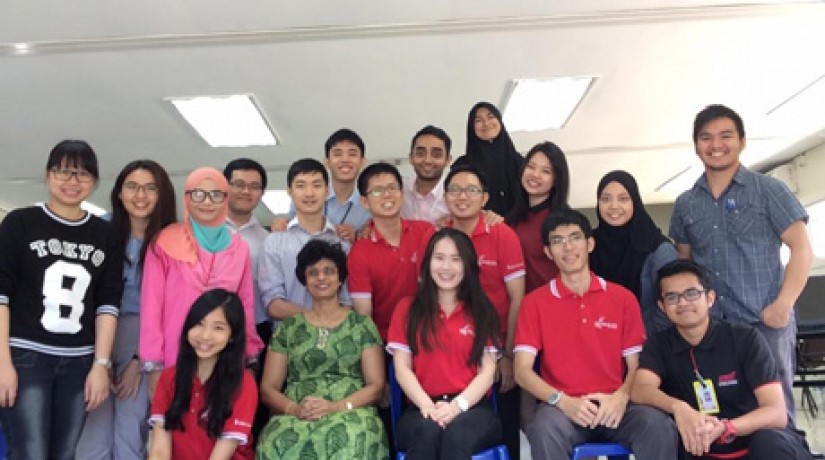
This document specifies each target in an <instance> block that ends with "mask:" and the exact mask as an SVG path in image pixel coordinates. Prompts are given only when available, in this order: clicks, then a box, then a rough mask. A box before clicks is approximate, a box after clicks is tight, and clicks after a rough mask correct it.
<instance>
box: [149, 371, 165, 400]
mask: <svg viewBox="0 0 825 460" xmlns="http://www.w3.org/2000/svg"><path fill="white" fill-rule="evenodd" d="M162 372H163V371H152V372H150V373H149V375H147V376H146V378H147V379H148V380H147V381H146V392H147V393H149V401H151V400H152V399H154V397H155V389H156V388H157V387H158V380H160V374H161V373H162Z"/></svg>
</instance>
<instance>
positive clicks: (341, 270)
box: [295, 238, 347, 286]
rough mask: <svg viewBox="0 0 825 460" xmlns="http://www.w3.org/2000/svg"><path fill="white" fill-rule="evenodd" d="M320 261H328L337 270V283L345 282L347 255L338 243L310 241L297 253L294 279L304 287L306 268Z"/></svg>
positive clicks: (318, 240) (319, 240) (305, 283)
mask: <svg viewBox="0 0 825 460" xmlns="http://www.w3.org/2000/svg"><path fill="white" fill-rule="evenodd" d="M322 259H329V260H331V261H332V263H334V264H335V267H336V268H337V269H338V281H340V282H341V284H342V285H343V284H344V281H346V280H347V253H346V252H344V249H343V248H342V247H341V245H340V244H338V243H330V242H329V241H326V240H321V239H317V238H315V239H311V240H309V241H308V242H307V244H305V245H304V247H303V248H301V250H300V251H299V252H298V255H297V256H296V258H295V277H297V278H298V281H300V282H301V284H303V285H304V286H306V285H307V267H309V266H310V265H315V264H317V263H318V262H319V261H321V260H322Z"/></svg>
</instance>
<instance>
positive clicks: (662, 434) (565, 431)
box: [514, 210, 678, 460]
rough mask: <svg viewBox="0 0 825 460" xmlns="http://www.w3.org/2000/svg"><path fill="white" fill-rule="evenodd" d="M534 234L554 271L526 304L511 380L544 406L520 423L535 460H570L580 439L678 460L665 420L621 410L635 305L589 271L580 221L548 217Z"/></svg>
mask: <svg viewBox="0 0 825 460" xmlns="http://www.w3.org/2000/svg"><path fill="white" fill-rule="evenodd" d="M541 231H542V240H543V242H544V251H545V253H546V254H547V256H548V257H549V258H550V259H552V260H553V261H554V262H555V263H556V265H557V266H558V267H559V275H558V276H557V277H556V278H554V279H553V280H551V281H550V283H549V284H548V285H545V286H543V287H541V288H539V289H536V290H535V291H533V292H531V293H530V294H528V295H527V296H526V297H525V298H524V302H522V308H521V312H520V314H519V318H518V327H517V329H516V339H515V347H514V348H515V355H516V357H515V374H516V381H517V382H518V384H519V385H520V386H521V387H522V388H524V389H525V390H526V391H528V392H529V393H530V394H532V395H533V396H535V397H536V398H537V399H538V400H539V401H541V402H542V403H541V404H539V407H538V409H537V410H536V414H535V416H534V418H533V420H532V421H531V422H530V423H529V424H528V425H527V427H526V428H527V429H526V432H527V438H528V439H529V440H530V449H531V451H532V456H533V459H534V460H543V459H547V460H549V459H557V458H569V457H570V454H571V453H572V451H573V446H575V445H577V444H581V443H584V442H618V443H621V444H623V445H624V446H625V447H627V448H629V449H631V450H632V451H633V454H634V455H635V457H636V458H637V459H638V460H648V459H649V460H659V459H675V458H677V442H678V437H677V435H676V428H675V426H674V424H673V421H672V420H671V419H670V417H668V416H667V415H666V414H665V413H663V412H661V411H659V410H657V409H654V408H652V407H649V406H643V405H635V404H632V403H631V404H628V400H629V394H630V387H631V386H632V384H633V377H634V376H635V373H636V368H637V367H638V365H639V353H640V352H641V351H642V344H643V343H644V341H645V335H644V325H643V323H642V317H641V314H640V312H639V303H638V302H637V301H636V298H635V297H634V295H633V293H631V292H630V291H628V290H627V289H625V288H623V287H622V286H619V285H618V284H613V283H608V282H607V281H605V280H603V279H602V278H599V277H597V276H596V275H595V274H593V272H591V271H590V265H589V260H588V259H589V257H590V252H592V251H593V247H594V246H595V241H594V240H593V237H592V232H591V228H590V223H589V222H588V221H587V218H586V217H585V216H584V215H582V214H581V213H579V212H576V211H572V210H561V211H556V212H554V213H553V214H551V215H550V216H548V217H547V219H546V220H545V221H544V223H543V224H542V228H541ZM539 353H541V359H540V363H541V366H540V367H541V372H540V373H541V376H539V375H537V374H536V372H535V371H534V369H533V365H534V362H535V359H536V356H537V355H538V354H539Z"/></svg>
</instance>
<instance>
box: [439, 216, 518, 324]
mask: <svg viewBox="0 0 825 460" xmlns="http://www.w3.org/2000/svg"><path fill="white" fill-rule="evenodd" d="M449 225H450V226H451V227H452V226H453V223H452V221H450V222H449ZM470 239H471V240H472V241H473V247H475V250H476V253H477V254H478V269H479V278H480V280H481V288H482V289H484V293H485V294H487V297H488V298H489V299H490V302H492V303H493V306H495V307H496V310H497V311H498V317H499V321H500V322H501V333H502V336H503V337H506V336H507V313H508V312H509V311H510V296H509V295H508V293H507V285H506V283H507V282H508V281H510V280H513V279H516V278H519V277H522V276H524V255H523V253H522V252H521V243H520V242H519V239H518V235H516V232H514V231H513V229H511V228H510V227H508V226H507V225H506V224H504V223H501V224H496V225H493V226H490V225H487V222H486V221H485V220H484V215H483V214H480V215H479V216H478V223H477V224H476V228H475V229H474V230H473V233H472V235H470Z"/></svg>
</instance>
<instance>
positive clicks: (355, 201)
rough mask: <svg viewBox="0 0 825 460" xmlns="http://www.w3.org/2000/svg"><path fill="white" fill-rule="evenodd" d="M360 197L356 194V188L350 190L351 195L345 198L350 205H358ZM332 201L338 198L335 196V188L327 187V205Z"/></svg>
mask: <svg viewBox="0 0 825 460" xmlns="http://www.w3.org/2000/svg"><path fill="white" fill-rule="evenodd" d="M360 197H361V196H360V195H359V194H358V188H357V187H356V188H353V189H352V194H351V195H350V196H349V198H347V201H349V202H351V203H352V204H359V203H358V199H359V198H360ZM333 199H338V196H337V195H335V188H334V187H332V185H330V186H329V195H327V203H329V202H330V201H331V200H333Z"/></svg>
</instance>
